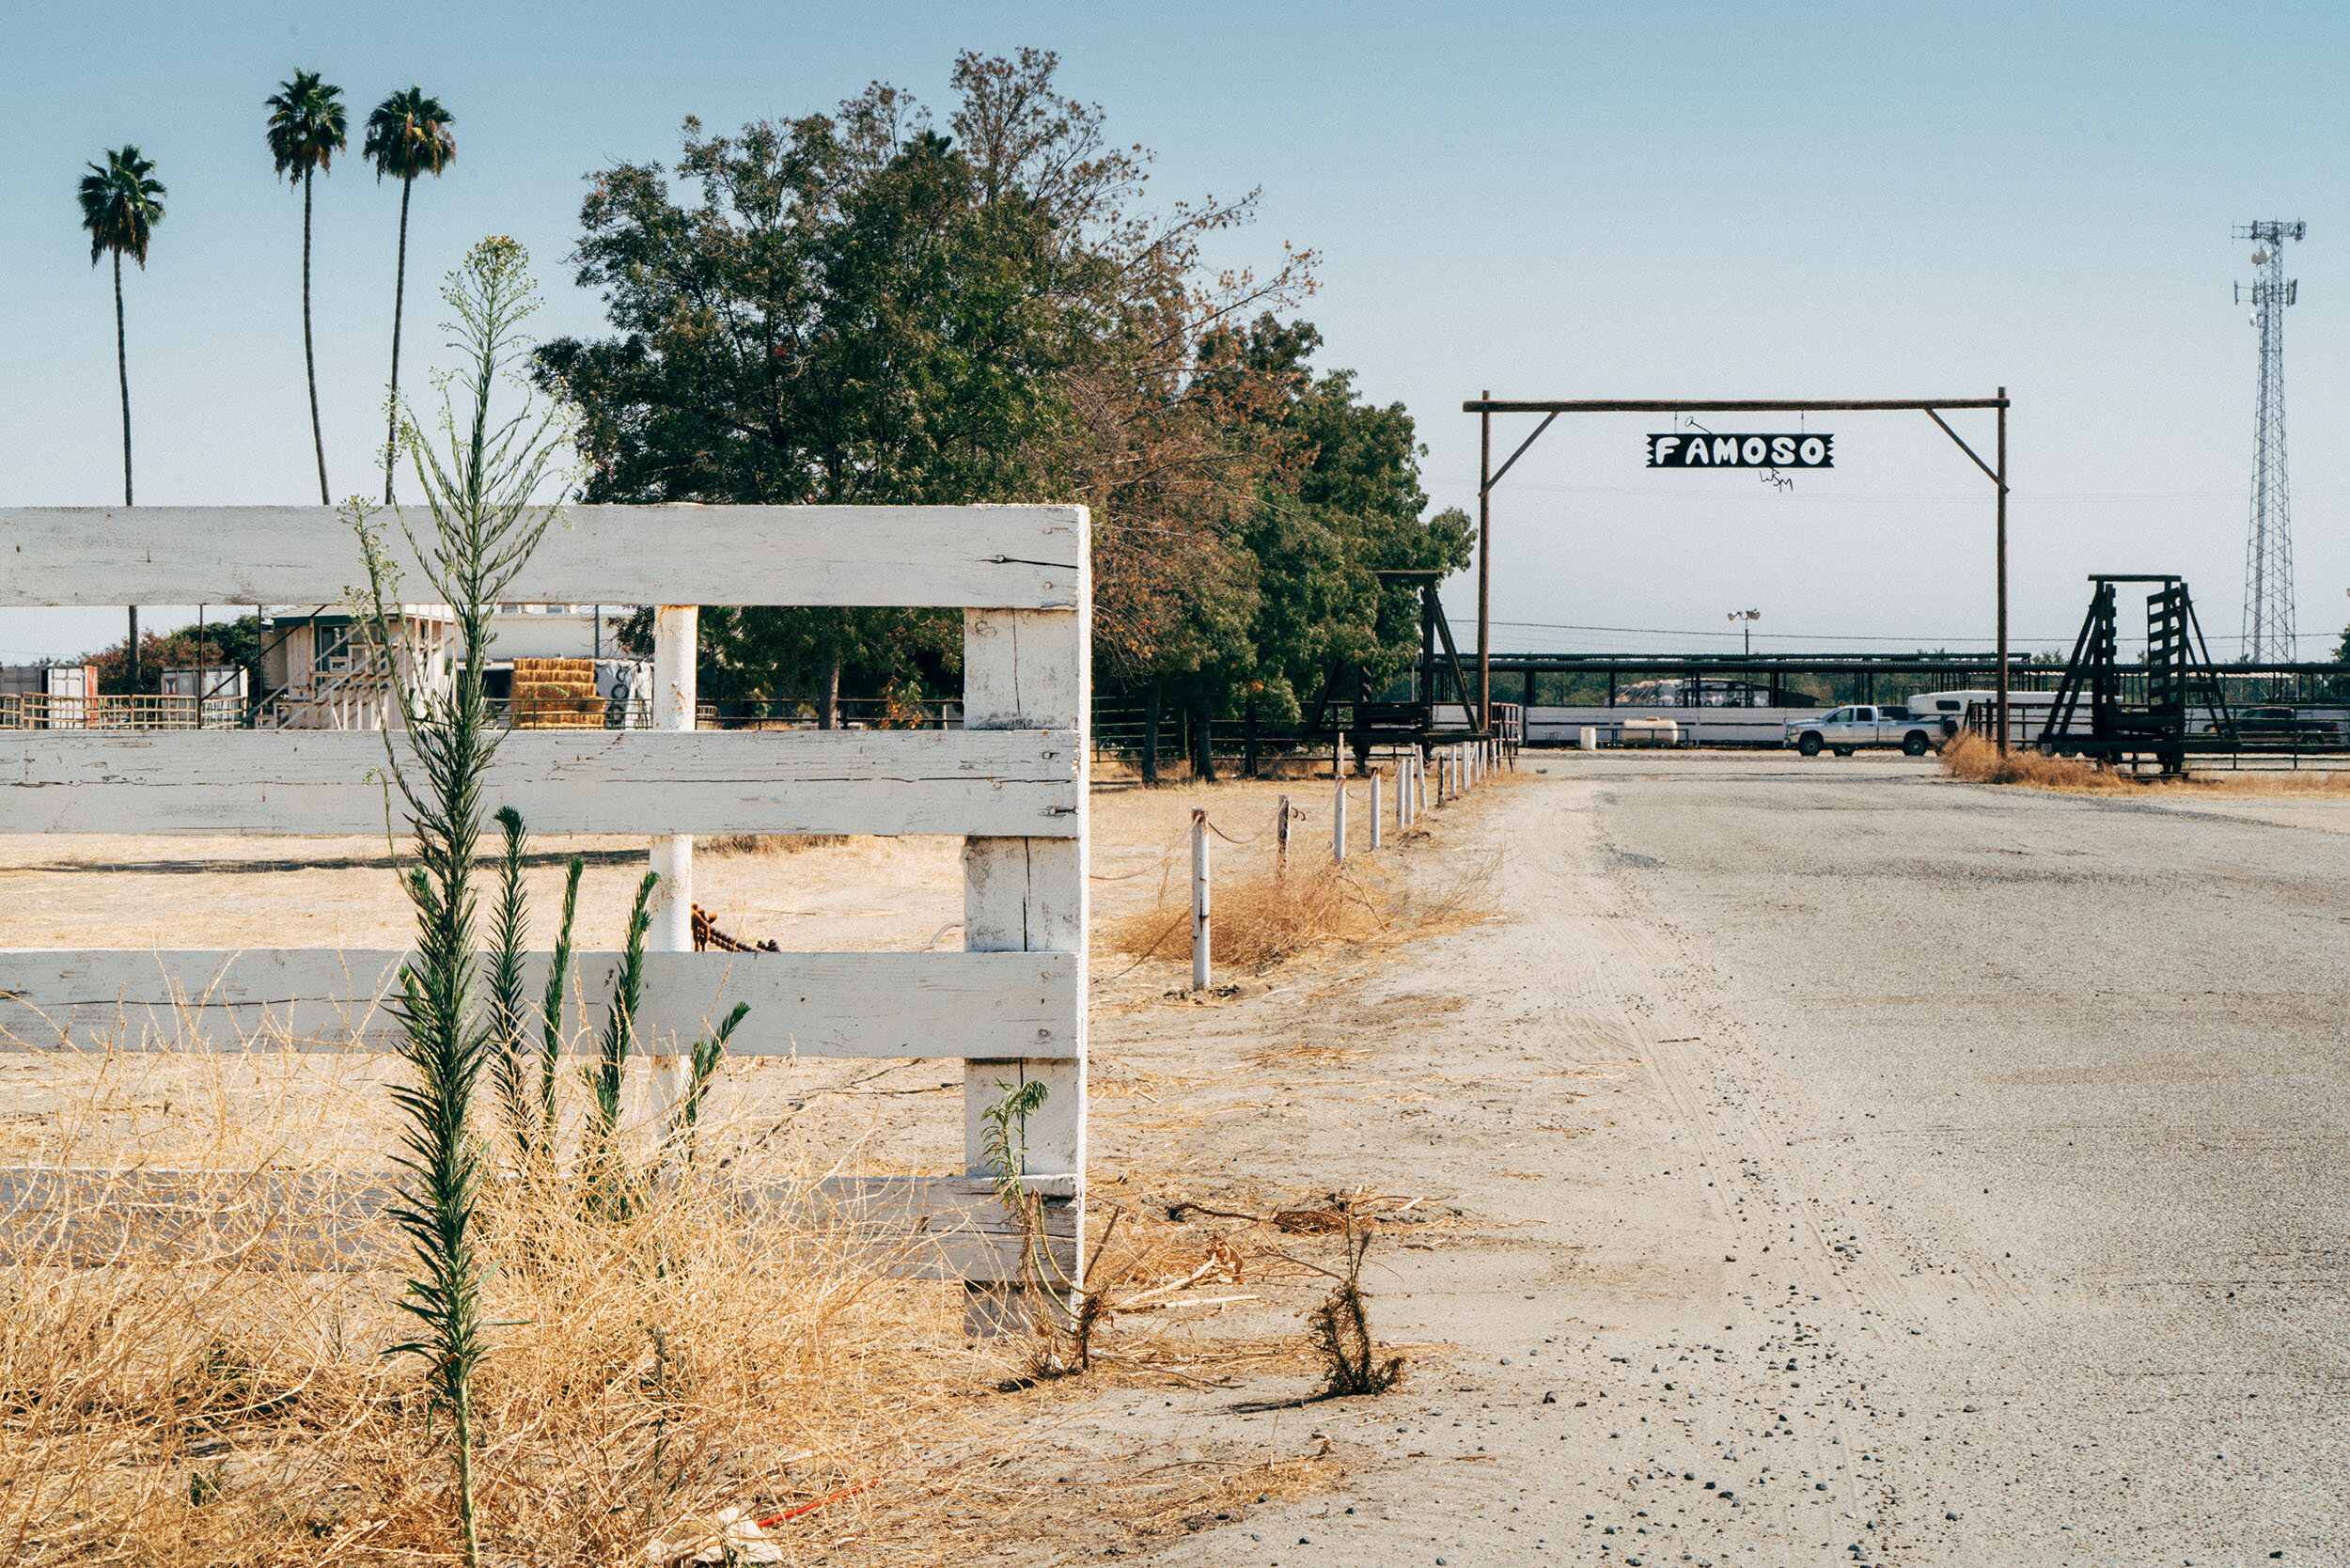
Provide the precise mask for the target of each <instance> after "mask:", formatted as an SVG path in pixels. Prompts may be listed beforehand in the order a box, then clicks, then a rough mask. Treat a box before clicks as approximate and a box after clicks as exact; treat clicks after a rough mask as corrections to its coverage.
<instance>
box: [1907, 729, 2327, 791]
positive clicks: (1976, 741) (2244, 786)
mask: <svg viewBox="0 0 2350 1568" xmlns="http://www.w3.org/2000/svg"><path fill="white" fill-rule="evenodd" d="M1942 767H1943V770H1944V771H1945V772H1947V773H1948V774H1950V775H1951V776H1952V777H1953V778H1964V779H1966V780H1968V781H1970V782H1972V783H1977V784H2021V785H2025V786H2027V787H2029V788H2032V789H2040V790H2056V791H2060V792H2066V793H2072V794H2104V793H2110V792H2113V791H2117V790H2154V791H2181V792H2193V793H2196V794H2201V795H2213V796H2228V795H2345V794H2350V770H2339V769H2321V768H2306V769H2295V770H2286V769H2267V768H2264V769H2258V770H2254V771H2250V772H2245V771H2240V770H2237V769H2233V768H2216V767H2206V768H2204V769H2203V770H2201V771H2200V772H2195V773H2190V774H2189V775H2188V776H2186V777H2184V778H2160V777H2156V776H2153V775H2147V776H2133V775H2131V774H2127V773H2123V772H2120V771H2118V770H2116V769H2113V768H2109V767H2105V766H2102V765H2100V764H2098V763H2095V762H2092V761H2089V760H2085V759H2082V758H2078V757H2044V756H2042V755H2041V754H2040V753H2039V752H2038V751H2036V750H2032V749H2030V748H2029V747H2017V748H2014V749H2013V750H2011V751H2009V752H2008V754H2007V755H2006V756H2004V757H2002V756H2000V755H1999V748H1998V746H1997V745H1993V744H1992V743H1991V742H1990V741H1988V740H1985V739H1984V738H1982V736H1980V735H1960V736H1957V737H1955V738H1954V739H1952V740H1951V742H1950V743H1949V744H1948V745H1945V746H1943V748H1942Z"/></svg>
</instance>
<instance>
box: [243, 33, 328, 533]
mask: <svg viewBox="0 0 2350 1568" xmlns="http://www.w3.org/2000/svg"><path fill="white" fill-rule="evenodd" d="M342 95H343V90H342V88H340V87H337V86H334V85H332V84H331V83H328V82H326V81H323V80H321V77H320V75H319V73H318V72H317V71H295V72H294V73H293V80H292V81H290V82H280V83H279V84H278V85H277V91H276V92H274V93H273V94H271V95H270V97H269V98H268V100H267V101H266V102H265V103H264V104H263V106H264V107H265V108H267V109H268V110H269V152H270V157H271V159H272V160H273V161H274V163H275V164H276V165H277V172H278V174H279V175H281V176H282V177H284V178H285V179H286V180H290V181H291V182H292V184H293V185H294V186H295V187H297V188H298V189H299V190H300V191H301V192H302V360H303V364H304V367H305V368H306V369H307V370H308V372H309V378H310V440H311V444H312V445H313V446H314V447H316V448H317V451H318V460H319V504H320V505H321V506H325V507H331V506H333V505H334V504H335V499H334V497H333V496H332V495H331V494H328V492H327V488H326V435H325V432H324V431H323V429H322V428H321V426H320V424H319V361H318V353H317V351H316V349H315V348H314V347H313V346H312V343H311V337H310V196H311V187H312V186H313V185H314V184H315V183H316V181H317V178H318V176H320V175H321V174H324V173H326V172H327V171H328V170H329V168H330V167H331V166H332V165H333V164H334V161H335V154H336V153H337V152H340V151H341V150H342V149H343V147H344V145H345V138H344V115H343V96H342Z"/></svg>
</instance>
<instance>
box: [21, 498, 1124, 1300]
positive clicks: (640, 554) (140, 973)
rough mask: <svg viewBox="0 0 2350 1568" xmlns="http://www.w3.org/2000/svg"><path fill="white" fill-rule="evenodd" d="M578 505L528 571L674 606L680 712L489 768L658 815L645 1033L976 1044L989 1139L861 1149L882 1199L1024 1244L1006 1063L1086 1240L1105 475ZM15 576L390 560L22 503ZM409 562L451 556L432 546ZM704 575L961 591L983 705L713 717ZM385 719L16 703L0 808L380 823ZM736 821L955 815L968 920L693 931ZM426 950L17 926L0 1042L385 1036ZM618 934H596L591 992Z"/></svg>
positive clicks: (251, 593) (199, 518)
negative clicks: (709, 947) (333, 726)
mask: <svg viewBox="0 0 2350 1568" xmlns="http://www.w3.org/2000/svg"><path fill="white" fill-rule="evenodd" d="M567 515H568V518H569V523H568V525H564V526H559V527H556V528H554V529H551V530H549V532H548V533H547V535H546V537H545V540H544V542H543V543H542V544H541V546H540V550H539V551H538V553H537V554H536V555H534V556H533V557H531V559H530V561H529V562H528V564H527V565H526V566H525V568H524V570H523V572H522V573H521V575H520V576H519V578H518V579H517V580H516V581H515V582H514V583H513V585H512V586H511V587H510V588H509V589H508V590H507V593H508V596H509V598H511V599H513V600H515V601H517V602H529V603H556V604H564V603H570V604H614V603H622V602H629V601H635V602H639V603H650V604H655V605H656V606H658V607H659V610H660V613H659V614H658V615H657V616H656V618H655V620H656V630H655V637H656V650H655V659H654V663H655V666H656V673H657V685H659V686H660V688H661V689H659V690H658V691H657V692H656V694H655V708H656V710H657V712H656V726H657V728H655V729H628V730H589V731H568V730H545V731H538V730H529V731H517V732H514V733H510V734H509V735H507V736H506V737H505V738H504V740H503V741H502V743H501V745H500V749H499V756H498V763H497V767H496V769H495V771H494V772H493V776H492V778H491V780H490V785H489V788H488V791H487V794H486V802H487V807H488V808H490V809H494V808H496V807H498V806H499V805H512V806H513V807H514V808H516V809H517V810H519V811H521V812H522V813H523V815H524V818H525V821H526V823H528V825H529V827H530V829H531V831H532V832H534V833H537V834H542V835H547V834H572V833H627V834H643V835H646V836H648V837H649V838H650V839H651V840H652V849H651V859H652V864H653V866H654V868H655V869H656V870H661V871H662V872H663V873H664V877H665V883H664V886H663V887H662V889H661V893H660V899H659V903H658V906H657V908H656V913H655V921H654V928H653V931H654V940H653V946H654V947H655V948H656V949H670V950H666V951H655V952H653V953H651V954H650V955H649V957H648V961H647V974H646V983H645V996H644V1001H643V1004H642V1006H641V1008H640V1011H639V1014H638V1016H639V1019H640V1022H641V1024H642V1025H643V1026H644V1027H645V1030H646V1033H647V1037H648V1038H649V1040H650V1041H651V1042H653V1043H651V1044H650V1045H649V1046H648V1048H649V1049H652V1050H655V1051H658V1050H660V1049H662V1045H661V1043H660V1042H661V1041H662V1040H663V1039H664V1038H665V1037H666V1039H667V1040H668V1041H669V1042H670V1044H669V1047H668V1048H669V1049H671V1050H674V1049H676V1048H677V1046H676V1043H675V1042H680V1041H690V1040H691V1039H693V1038H695V1037H696V1036H697V1033H698V1032H699V1031H700V1030H701V1029H702V1028H703V1027H706V1026H707V1024H708V1023H709V1022H710V1021H711V1020H712V1019H713V1016H714V1015H716V1014H719V1013H721V1012H723V1011H725V1010H726V1009H727V1008H729V1007H731V1006H732V1005H733V1004H734V1003H735V1002H737V1001H746V1002H748V1003H750V1005H751V1012H750V1015H749V1017H748V1018H747V1019H746V1020H745V1021H744V1025H743V1027H742V1028H741V1029H740V1030H739V1031H738V1032H737V1033H736V1035H735V1036H734V1040H733V1042H732V1046H731V1048H732V1049H734V1050H737V1051H741V1052H745V1053H767V1054H796V1055H799V1056H804V1057H820V1056H842V1057H903V1058H951V1057H961V1058H964V1062H965V1067H964V1078H965V1090H964V1170H963V1172H962V1173H960V1174H958V1175H951V1176H945V1177H940V1178H935V1179H925V1180H921V1181H916V1180H912V1179H907V1180H905V1181H901V1182H899V1183H897V1184H896V1185H894V1186H893V1185H892V1182H891V1179H885V1178H854V1179H851V1180H853V1181H854V1184H855V1185H854V1193H855V1195H856V1200H855V1207H856V1211H857V1213H858V1214H859V1215H860V1216H863V1218H862V1220H861V1222H864V1221H870V1223H872V1224H873V1225H875V1226H877V1227H880V1228H882V1229H886V1228H887V1227H888V1226H889V1225H891V1224H902V1225H908V1226H914V1227H917V1229H919V1230H920V1231H922V1232H923V1234H924V1235H925V1236H926V1237H927V1238H928V1245H929V1246H930V1247H931V1251H932V1255H933V1256H950V1257H951V1258H952V1261H953V1266H954V1268H955V1269H956V1270H959V1271H960V1272H962V1273H963V1274H964V1277H965V1278H971V1279H974V1280H981V1281H987V1280H1010V1279H1013V1278H1017V1276H1016V1273H1014V1272H1013V1271H1014V1270H1015V1268H1016V1259H1017V1251H1018V1248H1017V1247H1016V1246H1015V1245H1014V1242H1013V1232H1014V1227H1013V1226H1012V1224H1011V1220H1010V1218H1009V1216H1007V1215H1005V1213H1004V1211H1003V1209H1002V1207H1001V1205H1000V1204H998V1203H996V1202H995V1200H994V1198H993V1196H992V1188H991V1186H990V1185H989V1183H988V1182H987V1180H986V1179H985V1178H986V1177H987V1175H988V1172H987V1170H986V1168H985V1161H984V1159H983V1157H982V1152H981V1151H982V1138H983V1135H984V1132H985V1119H984V1113H985V1111H986V1109H987V1108H988V1106H989V1105H992V1104H994V1103H995V1101H996V1100H997V1099H998V1098H999V1097H1000V1095H1001V1092H1002V1090H1000V1089H999V1088H998V1087H997V1086H998V1084H999V1083H1005V1082H1009V1083H1013V1084H1017V1083H1019V1082H1021V1081H1024V1080H1038V1081H1042V1083H1044V1084H1045V1085H1046V1087H1047V1089H1048V1091H1049V1092H1048V1095H1047V1098H1046V1099H1045V1101H1044V1103H1043V1105H1042V1107H1041V1109H1040V1110H1039V1111H1037V1112H1036V1113H1035V1114H1033V1115H1032V1116H1030V1117H1029V1119H1028V1121H1027V1124H1026V1127H1025V1129H1024V1137H1025V1146H1026V1168H1025V1170H1024V1172H1023V1175H1024V1178H1025V1179H1026V1180H1027V1181H1028V1182H1030V1183H1031V1184H1034V1185H1036V1186H1038V1187H1039V1188H1040V1189H1041V1190H1042V1193H1043V1194H1044V1196H1045V1199H1046V1206H1047V1218H1048V1229H1049V1230H1051V1231H1053V1232H1055V1237H1056V1242H1057V1245H1058V1246H1060V1247H1064V1248H1068V1247H1074V1245H1075V1243H1076V1240H1077V1233H1078V1231H1079V1229H1080V1226H1081V1216H1082V1203H1083V1197H1084V1169H1085V1094H1086V1068H1085V1052H1086V1027H1085V997H1086V933H1087V884H1086V859H1087V788H1086V785H1087V726H1088V723H1089V707H1090V702H1089V657H1088V635H1089V628H1088V617H1089V569H1088V518H1087V515H1086V512H1085V510H1084V509H1083V508H1079V507H928V508H925V507H914V508H894V507H885V508H837V507H836V508H824V507H811V508H788V507H579V508H573V509H570V510H569V512H568V513H567ZM392 532H393V535H394V537H395V538H397V534H398V530H396V529H395V530H392ZM0 541H5V543H6V545H7V548H0V605H80V604H122V603H125V602H126V601H127V602H132V603H149V604H161V603H170V604H185V603H188V602H190V601H197V602H210V603H214V604H320V603H332V602H335V601H337V600H340V599H342V598H343V597H344V596H345V595H346V593H347V592H348V591H349V590H350V589H352V588H354V587H356V586H357V585H359V584H361V583H362V582H364V581H365V571H364V568H363V566H362V564H361V562H360V559H359V553H358V549H357V546H356V543H355V541H354V540H353V538H352V532H351V530H350V528H349V527H348V526H347V525H345V524H344V523H342V522H341V521H340V520H338V519H337V516H336V514H335V513H334V512H332V511H330V510H326V509H323V508H315V507H262V508H179V507H142V508H138V509H135V510H133V509H125V508H89V509H39V508H0ZM406 580H407V581H409V582H411V583H420V582H421V581H422V577H421V573H420V572H418V571H417V570H416V569H415V565H414V563H413V562H411V563H409V570H408V576H407V578H406ZM702 604H801V605H874V606H900V607H939V608H960V609H962V610H963V611H964V697H963V710H964V729H961V730H947V731H894V732H893V731H862V732H839V731H834V732H830V733H826V732H810V731H760V730H744V731H730V732H729V731H698V730H694V729H691V728H690V726H691V723H692V715H693V714H694V713H695V700H694V698H695V694H694V691H693V683H694V675H693V672H694V664H695V660H694V652H693V649H694V637H695V622H696V619H697V615H696V607H697V606H699V605H702ZM664 715H666V722H665V717H664ZM382 747H383V740H382V737H381V736H380V735H375V734H367V733H350V732H343V733H337V732H333V731H307V732H305V731H298V730H288V731H255V732H223V733H207V732H196V733H189V734H179V733H151V732H148V733H142V732H132V733H122V734H107V733H104V732H92V731H63V730H60V731H41V730H23V731H11V732H8V733H7V734H6V735H5V736H0V832H8V833H167V834H253V835H279V834H283V835H305V834H306V835H349V834H376V833H382V832H384V830H385V828H386V825H387V823H388V824H390V825H392V826H394V827H397V826H398V825H399V821H400V817H399V803H398V802H397V800H395V799H392V798H391V797H389V796H387V794H386V791H385V786H384V777H383V776H384V752H383V749H382ZM716 833H810V834H816V833H839V834H878V835H902V834H948V835H959V836H961V837H962V838H963V839H964V951H961V952H920V953H750V954H743V953H698V954H697V953H694V952H691V951H687V950H683V949H687V948H689V947H690V940H689V938H688V936H687V919H686V916H687V912H688V910H689V909H690V906H691V902H692V856H691V841H692V837H693V836H695V835H700V834H716ZM403 956H404V955H402V954H400V953H398V952H389V951H368V952H338V951H333V950H326V949H287V950H257V951H247V952H242V953H227V952H211V951H196V952H156V951H151V950H89V951H49V950H24V949H18V950H11V951H4V952H0V1043H17V1044H20V1045H28V1046H35V1047H41V1046H54V1045H56V1044H58V1043H69V1042H70V1043H84V1042H87V1041H92V1040H95V1039H99V1038H108V1039H119V1040H120V1041H121V1042H122V1043H129V1044H133V1045H136V1044H150V1045H160V1044H174V1045H206V1044H211V1045H220V1044H231V1043H233V1044H238V1045H250V1044H252V1043H262V1044H269V1043H280V1044H285V1045H301V1046H312V1047H317V1046H324V1047H328V1048H332V1047H336V1046H350V1045H359V1046H366V1045H368V1044H370V1043H375V1042H377V1041H380V1040H381V1039H382V1038H383V1034H384V1024H385V1021H384V1016H383V1010H382V1005H381V1004H382V1002H383V1000H384V997H385V996H386V995H387V994H388V992H389V990H390V988H391V987H392V985H393V984H394V983H395V982H396V976H397V972H398V969H399V964H400V961H401V959H402V957H403ZM615 962H616V955H612V954H589V955H585V956H584V957H583V959H582V961H581V963H580V965H579V969H578V977H579V981H578V983H579V986H580V989H581V993H582V999H583V1000H584V1001H585V1003H586V1005H587V1008H588V1009H590V1010H592V1009H594V1008H596V1007H598V1006H599V1005H600V1003H599V1001H598V997H599V996H602V995H603V992H604V991H605V990H608V987H609V985H610V983H611V980H610V976H611V970H612V968H613V965H614V963H615ZM587 1015H590V1016H591V1015H592V1011H591V1012H590V1013H589V1014H587ZM28 1179H29V1178H26V1177H23V1176H20V1177H12V1178H8V1181H14V1182H17V1183H19V1184H20V1185H21V1184H22V1183H23V1181H24V1180H28ZM8 1190H15V1189H8V1188H0V1198H4V1197H5V1195H6V1191H8ZM32 1190H33V1189H31V1188H25V1189H24V1191H26V1192H30V1191H32ZM957 1237H959V1238H961V1239H960V1240H950V1238H957ZM942 1247H944V1248H947V1251H946V1252H943V1253H942V1252H940V1251H939V1248H942Z"/></svg>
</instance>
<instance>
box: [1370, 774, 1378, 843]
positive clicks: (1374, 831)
mask: <svg viewBox="0 0 2350 1568" xmlns="http://www.w3.org/2000/svg"><path fill="white" fill-rule="evenodd" d="M1379 777H1380V774H1379V770H1378V769H1377V768H1373V769H1371V848H1372V849H1377V848H1378V847H1379Z"/></svg>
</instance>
